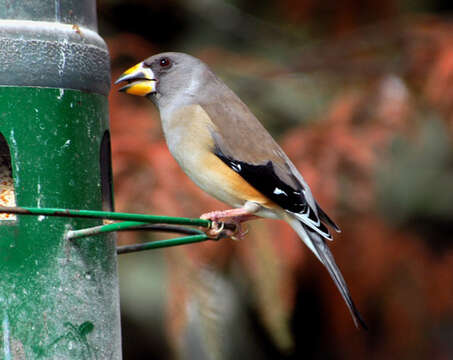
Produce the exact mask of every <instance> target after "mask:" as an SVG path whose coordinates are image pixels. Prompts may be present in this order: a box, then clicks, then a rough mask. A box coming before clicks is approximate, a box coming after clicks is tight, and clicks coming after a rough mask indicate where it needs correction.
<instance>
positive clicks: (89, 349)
mask: <svg viewBox="0 0 453 360" xmlns="http://www.w3.org/2000/svg"><path fill="white" fill-rule="evenodd" d="M106 131H108V105H107V99H106V97H104V96H101V95H97V94H88V93H83V92H80V91H76V90H66V89H54V88H32V87H9V86H4V87H0V133H1V134H2V135H3V136H4V137H5V139H6V141H7V142H8V144H9V147H10V153H11V160H12V169H13V177H14V181H15V188H16V203H17V206H31V207H59V208H73V209H94V210H102V191H101V164H100V146H101V141H102V137H103V135H104V133H105V132H106ZM107 165H109V164H107ZM107 193H110V192H107ZM105 210H109V209H105ZM100 224H102V222H101V221H100V220H97V219H80V218H79V219H72V218H56V217H47V216H20V215H18V219H17V220H16V221H0V323H1V325H0V332H1V337H0V339H1V341H0V359H7V360H8V359H25V358H26V359H41V358H42V359H119V358H121V339H120V325H119V305H118V304H119V303H118V283H117V269H116V254H115V241H114V237H113V235H111V234H104V235H98V236H96V237H89V238H84V239H80V240H74V241H65V233H66V231H68V230H73V229H81V228H85V227H92V226H96V225H100Z"/></svg>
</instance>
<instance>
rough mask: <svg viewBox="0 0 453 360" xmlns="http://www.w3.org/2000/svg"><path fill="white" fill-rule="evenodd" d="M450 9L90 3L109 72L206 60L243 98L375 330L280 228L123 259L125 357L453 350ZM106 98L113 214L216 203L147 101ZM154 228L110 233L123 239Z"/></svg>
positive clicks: (159, 0)
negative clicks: (275, 145)
mask: <svg viewBox="0 0 453 360" xmlns="http://www.w3.org/2000/svg"><path fill="white" fill-rule="evenodd" d="M452 10H453V3H452V2H451V1H447V0H437V1H427V0H415V1H403V0H400V1H397V0H379V1H377V0H369V1H357V0H356V1H354V0H349V1H333V0H326V1H315V0H279V1H276V0H275V1H274V0H267V1H246V0H165V1H164V0H154V1H145V0H127V1H126V0H98V16H99V30H100V33H101V35H102V36H103V37H104V38H105V39H106V41H107V43H108V46H109V49H110V53H111V57H112V78H113V79H115V78H116V77H118V76H119V74H120V73H121V72H122V71H123V70H125V69H126V68H128V67H130V66H132V65H134V64H136V63H137V62H139V61H141V60H143V59H144V58H146V57H148V56H150V55H152V54H155V53H158V52H162V51H183V52H188V53H190V54H192V55H195V56H197V57H200V58H201V59H203V60H204V61H205V62H207V63H208V64H209V65H210V66H211V68H212V69H213V70H214V71H215V72H216V73H217V74H218V75H219V76H220V77H221V78H222V79H223V80H224V81H225V82H226V83H227V84H228V85H229V86H230V87H231V88H232V89H233V90H234V91H236V93H237V94H238V95H239V96H240V97H241V98H242V99H243V100H244V101H245V102H246V103H247V104H248V105H249V107H250V108H251V109H252V111H253V112H254V113H255V114H256V115H257V117H258V118H259V119H260V120H261V121H262V122H263V123H264V124H265V126H266V127H267V128H268V129H269V130H270V131H271V133H272V134H273V135H274V136H275V138H276V139H277V140H278V141H279V143H280V144H281V145H282V147H283V148H284V150H285V151H286V152H287V154H288V155H289V157H290V158H291V159H292V160H293V161H294V163H295V165H296V166H297V167H298V168H299V169H300V170H301V172H302V174H303V175H304V177H305V179H306V180H307V181H308V183H309V184H310V185H311V188H312V191H313V193H314V195H315V196H316V198H317V199H318V201H319V202H320V204H321V205H322V207H323V208H324V209H325V210H326V211H327V212H328V213H329V214H330V215H331V217H333V218H334V219H335V221H336V222H337V223H339V225H340V226H341V228H342V230H343V232H342V234H339V235H337V236H335V241H334V242H333V243H331V244H330V245H331V249H332V252H333V253H334V255H335V257H336V260H337V263H338V265H339V267H340V268H341V269H342V272H343V275H344V277H345V278H346V281H347V283H348V285H349V288H350V290H351V293H352V296H353V298H354V300H355V302H356V304H357V306H358V308H359V309H360V311H361V312H362V314H363V316H364V318H365V321H366V322H367V324H368V327H369V331H368V332H364V331H360V330H358V329H356V328H355V327H354V324H353V322H352V320H351V318H350V315H349V313H348V310H347V308H346V306H345V304H344V303H343V300H342V299H341V297H340V295H339V293H338V291H337V289H336V288H335V286H334V284H333V282H332V280H331V279H330V277H329V276H328V274H327V271H326V270H325V269H324V268H323V267H322V265H321V264H320V263H319V262H318V261H317V260H316V259H315V257H314V256H313V255H312V254H311V253H310V252H309V250H308V249H307V248H306V247H305V246H304V245H303V244H302V243H301V241H300V240H299V239H298V238H297V236H296V234H295V233H294V232H293V231H292V230H291V229H290V228H289V227H288V226H287V225H286V224H284V223H282V222H279V221H274V220H259V221H255V222H251V223H250V224H249V226H248V228H249V234H248V236H247V237H246V238H245V239H243V240H241V241H233V240H223V241H221V242H218V243H215V242H207V243H202V244H196V245H188V246H183V247H177V248H171V249H167V250H155V251H149V252H145V253H140V254H131V255H123V256H121V258H120V260H119V261H120V264H119V266H120V268H119V274H120V281H121V283H120V286H121V306H122V324H123V349H124V359H125V360H131V359H197V360H198V359H200V360H203V359H215V360H217V359H218V360H223V359H396V358H397V359H452V358H453V341H452V340H453V246H452V230H453V151H452V146H451V144H452V136H453V22H452V21H451V20H452V17H451V15H452ZM116 90H117V87H113V89H112V92H111V96H110V118H111V131H112V147H113V148H112V150H113V171H114V182H115V184H114V185H115V201H116V210H117V211H127V212H139V213H149V214H162V215H172V216H186V217H198V216H199V215H200V214H201V213H204V212H207V211H210V210H213V209H224V208H225V206H224V205H223V204H220V203H219V202H217V201H216V200H214V199H212V198H210V197H209V196H208V195H206V194H204V193H203V192H202V191H201V190H199V189H198V188H196V186H195V185H194V184H192V183H191V181H190V180H189V179H188V178H187V177H186V176H185V175H184V174H183V173H182V171H181V170H180V169H179V167H178V166H177V164H176V162H175V161H174V160H173V159H172V157H171V156H170V155H169V153H168V151H167V148H166V145H165V143H164V141H163V138H162V133H161V128H160V122H159V117H158V114H157V112H156V110H155V108H154V107H153V105H152V103H151V102H149V101H147V100H146V99H143V98H138V97H132V96H126V95H124V94H118V93H117V91H116ZM158 238H161V237H159V236H158V235H155V234H126V233H122V234H120V236H119V241H120V242H121V243H122V244H127V243H133V242H140V241H149V240H152V239H158Z"/></svg>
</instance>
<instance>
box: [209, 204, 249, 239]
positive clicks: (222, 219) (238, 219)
mask: <svg viewBox="0 0 453 360" xmlns="http://www.w3.org/2000/svg"><path fill="white" fill-rule="evenodd" d="M200 218H201V219H205V220H211V227H210V228H209V229H208V231H207V232H206V234H207V235H208V236H209V237H212V238H214V239H218V238H219V236H220V235H221V234H222V233H223V235H224V236H226V237H230V238H232V239H233V240H240V239H242V238H243V237H244V236H245V235H246V234H247V232H248V230H247V229H245V230H244V229H243V225H242V223H243V222H245V221H248V220H252V219H256V218H257V216H255V215H253V214H250V213H249V212H248V211H247V210H246V209H243V208H239V209H230V210H223V211H211V212H208V213H206V214H203V215H201V216H200ZM225 225H226V226H225ZM228 225H233V226H232V227H233V229H234V230H232V229H231V226H228Z"/></svg>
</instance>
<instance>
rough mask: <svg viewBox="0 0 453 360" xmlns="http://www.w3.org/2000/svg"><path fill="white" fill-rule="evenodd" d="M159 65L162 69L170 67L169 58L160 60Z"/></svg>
mask: <svg viewBox="0 0 453 360" xmlns="http://www.w3.org/2000/svg"><path fill="white" fill-rule="evenodd" d="M159 65H160V66H161V67H163V68H166V67H169V66H170V65H171V61H170V59H169V58H166V57H164V58H162V59H160V60H159Z"/></svg>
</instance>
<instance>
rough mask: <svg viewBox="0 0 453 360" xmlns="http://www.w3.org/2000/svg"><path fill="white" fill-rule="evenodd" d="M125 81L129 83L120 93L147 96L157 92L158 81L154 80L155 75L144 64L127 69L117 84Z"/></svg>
mask: <svg viewBox="0 0 453 360" xmlns="http://www.w3.org/2000/svg"><path fill="white" fill-rule="evenodd" d="M123 81H127V83H128V84H127V85H125V86H123V87H122V88H120V89H119V91H124V92H125V93H127V94H131V95H137V96H146V95H149V94H151V93H153V92H156V82H157V80H156V79H155V78H154V73H153V71H152V70H151V69H150V68H149V67H145V66H144V65H143V62H141V63H138V64H137V65H135V66H132V67H131V68H130V69H127V70H126V71H125V72H124V73H123V74H121V76H120V77H119V78H118V80H116V81H115V84H119V83H120V82H123Z"/></svg>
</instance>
